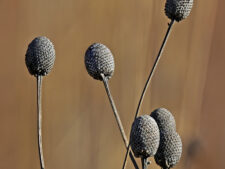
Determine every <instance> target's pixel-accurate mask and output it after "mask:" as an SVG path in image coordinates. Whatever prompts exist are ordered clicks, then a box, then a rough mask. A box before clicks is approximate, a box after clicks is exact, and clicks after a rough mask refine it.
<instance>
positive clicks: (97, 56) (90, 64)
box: [85, 43, 115, 80]
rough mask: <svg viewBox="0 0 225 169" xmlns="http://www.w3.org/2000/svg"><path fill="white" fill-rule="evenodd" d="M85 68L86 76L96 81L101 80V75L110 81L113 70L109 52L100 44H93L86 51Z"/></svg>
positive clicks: (112, 60) (111, 57) (112, 61)
mask: <svg viewBox="0 0 225 169" xmlns="http://www.w3.org/2000/svg"><path fill="white" fill-rule="evenodd" d="M85 66H86V69H87V71H88V74H89V75H90V76H92V77H93V78H94V79H97V80H102V77H101V74H104V75H105V77H106V78H107V79H110V78H111V77H112V75H113V73H114V69H115V64H114V58H113V55H112V53H111V51H110V50H109V48H107V47H106V46H105V45H103V44H101V43H94V44H92V45H91V46H90V47H89V48H88V49H87V51H86V53H85Z"/></svg>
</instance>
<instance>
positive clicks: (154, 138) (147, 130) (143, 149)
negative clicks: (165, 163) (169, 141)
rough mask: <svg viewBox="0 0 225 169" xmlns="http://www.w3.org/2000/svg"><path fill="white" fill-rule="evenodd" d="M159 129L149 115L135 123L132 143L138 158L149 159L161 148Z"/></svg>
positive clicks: (139, 118)
mask: <svg viewBox="0 0 225 169" xmlns="http://www.w3.org/2000/svg"><path fill="white" fill-rule="evenodd" d="M159 139H160V134H159V128H158V126H157V123H156V122H155V120H154V119H153V118H152V117H150V116H149V115H143V116H139V117H138V118H136V120H135V121H134V122H133V125H132V129H131V133H130V143H131V148H132V151H133V152H134V155H135V156H136V157H141V158H148V157H151V156H154V155H155V153H156V151H157V149H158V146H159Z"/></svg>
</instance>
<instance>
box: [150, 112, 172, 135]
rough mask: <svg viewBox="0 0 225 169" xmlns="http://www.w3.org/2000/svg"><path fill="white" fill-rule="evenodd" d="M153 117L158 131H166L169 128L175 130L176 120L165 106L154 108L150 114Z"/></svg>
mask: <svg viewBox="0 0 225 169" xmlns="http://www.w3.org/2000/svg"><path fill="white" fill-rule="evenodd" d="M150 116H151V117H152V118H153V119H155V121H156V123H157V125H158V126H159V130H160V132H167V131H169V130H174V131H176V122H175V119H174V117H173V115H172V113H171V112H170V111H169V110H167V109H165V108H158V109H155V110H154V111H153V112H152V113H151V115H150Z"/></svg>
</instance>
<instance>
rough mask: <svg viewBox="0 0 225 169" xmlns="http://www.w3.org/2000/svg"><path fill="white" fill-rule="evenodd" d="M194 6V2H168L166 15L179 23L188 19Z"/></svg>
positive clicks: (174, 0)
mask: <svg viewBox="0 0 225 169" xmlns="http://www.w3.org/2000/svg"><path fill="white" fill-rule="evenodd" d="M192 6H193V0H166V5H165V13H166V15H167V16H168V18H170V19H174V20H176V21H177V22H179V21H181V20H182V19H185V18H187V17H188V15H189V14H190V12H191V9H192Z"/></svg>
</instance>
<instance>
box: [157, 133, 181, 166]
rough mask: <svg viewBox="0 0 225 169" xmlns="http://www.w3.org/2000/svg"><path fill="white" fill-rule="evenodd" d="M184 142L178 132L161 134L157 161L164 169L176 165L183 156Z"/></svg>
mask: <svg viewBox="0 0 225 169" xmlns="http://www.w3.org/2000/svg"><path fill="white" fill-rule="evenodd" d="M181 154H182V142H181V138H180V136H179V134H178V133H177V132H170V133H166V134H165V133H164V134H162V133H161V134H160V144H159V148H158V151H157V153H156V155H155V156H154V158H155V161H156V163H157V164H158V165H159V166H161V167H162V168H163V169H169V168H172V167H174V166H175V165H176V164H177V163H178V162H179V161H180V158H181Z"/></svg>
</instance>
